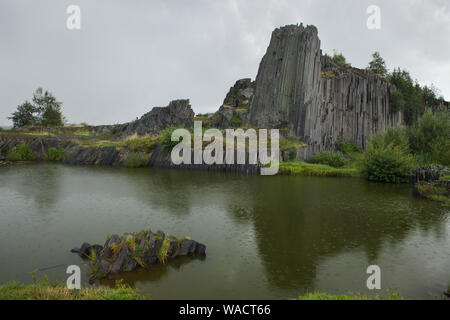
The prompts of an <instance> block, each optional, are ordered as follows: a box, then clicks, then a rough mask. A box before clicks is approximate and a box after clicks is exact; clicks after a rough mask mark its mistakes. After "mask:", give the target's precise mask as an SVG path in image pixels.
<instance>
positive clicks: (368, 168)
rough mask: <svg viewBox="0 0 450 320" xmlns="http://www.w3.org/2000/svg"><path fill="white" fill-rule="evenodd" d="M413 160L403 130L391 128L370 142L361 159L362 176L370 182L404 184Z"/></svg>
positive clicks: (375, 136)
mask: <svg viewBox="0 0 450 320" xmlns="http://www.w3.org/2000/svg"><path fill="white" fill-rule="evenodd" d="M412 164H413V158H412V156H411V155H410V154H409V145H408V140H407V137H406V134H405V129H404V128H401V127H400V128H392V129H389V130H388V131H387V132H384V133H379V134H376V135H374V136H373V137H372V139H371V140H370V143H369V146H368V148H367V150H366V152H365V153H364V156H363V159H362V175H363V176H365V177H366V178H367V179H368V180H371V181H381V182H391V183H404V182H407V181H408V179H409V174H410V168H411V166H412Z"/></svg>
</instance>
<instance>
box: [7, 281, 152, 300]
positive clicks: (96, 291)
mask: <svg viewBox="0 0 450 320" xmlns="http://www.w3.org/2000/svg"><path fill="white" fill-rule="evenodd" d="M0 300H145V297H144V296H142V295H140V294H139V293H137V292H136V290H134V289H132V288H130V287H128V286H126V285H124V284H121V283H118V284H117V285H116V288H114V289H111V288H83V289H81V290H69V289H67V288H66V287H65V286H62V285H59V284H50V283H48V282H46V281H41V282H37V283H34V284H30V285H25V284H22V283H18V282H10V283H7V284H5V285H2V286H0Z"/></svg>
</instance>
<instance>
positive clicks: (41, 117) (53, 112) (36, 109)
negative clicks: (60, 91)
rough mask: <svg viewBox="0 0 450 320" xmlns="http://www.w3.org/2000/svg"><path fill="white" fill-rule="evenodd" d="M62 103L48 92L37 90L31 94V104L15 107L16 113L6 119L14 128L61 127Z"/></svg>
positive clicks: (26, 102)
mask: <svg viewBox="0 0 450 320" xmlns="http://www.w3.org/2000/svg"><path fill="white" fill-rule="evenodd" d="M61 106H62V103H61V102H59V101H58V100H56V98H55V97H54V96H53V95H52V94H51V93H50V92H48V91H45V92H43V90H42V88H38V89H37V90H36V91H35V92H34V93H33V100H32V103H30V102H28V101H25V102H24V103H23V104H21V105H20V106H18V107H17V111H16V112H13V113H12V114H11V117H8V119H9V120H12V121H13V125H14V127H15V128H19V127H24V126H34V125H42V126H62V125H63V124H64V121H65V119H64V117H63V115H62V112H61Z"/></svg>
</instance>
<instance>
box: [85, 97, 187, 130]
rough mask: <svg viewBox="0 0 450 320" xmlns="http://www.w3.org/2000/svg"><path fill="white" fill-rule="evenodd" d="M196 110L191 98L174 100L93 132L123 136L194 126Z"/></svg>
mask: <svg viewBox="0 0 450 320" xmlns="http://www.w3.org/2000/svg"><path fill="white" fill-rule="evenodd" d="M193 125H194V111H193V110H192V107H191V105H190V103H189V100H174V101H171V102H170V103H169V105H168V106H167V107H154V108H153V109H152V110H151V111H150V112H148V113H146V114H144V115H143V116H142V117H141V118H140V119H138V120H136V121H133V122H130V123H125V124H118V125H111V126H97V127H95V128H94V129H93V130H92V132H93V133H94V134H96V135H119V136H121V137H127V136H131V135H133V134H137V135H139V136H143V135H146V134H149V135H156V134H158V133H159V132H160V131H162V130H164V129H166V128H167V127H171V126H173V127H184V128H192V126H193Z"/></svg>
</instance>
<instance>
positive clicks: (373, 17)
mask: <svg viewBox="0 0 450 320" xmlns="http://www.w3.org/2000/svg"><path fill="white" fill-rule="evenodd" d="M366 13H367V14H368V15H369V17H368V18H367V23H366V25H367V29H369V30H380V29H381V8H380V7H379V6H377V5H370V6H368V7H367V10H366Z"/></svg>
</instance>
